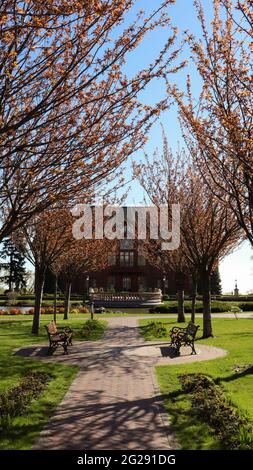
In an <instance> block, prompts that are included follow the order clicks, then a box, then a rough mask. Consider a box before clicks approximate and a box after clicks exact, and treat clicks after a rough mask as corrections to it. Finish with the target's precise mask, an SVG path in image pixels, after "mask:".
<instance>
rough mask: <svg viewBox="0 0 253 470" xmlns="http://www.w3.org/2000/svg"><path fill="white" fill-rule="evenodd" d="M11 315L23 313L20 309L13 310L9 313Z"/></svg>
mask: <svg viewBox="0 0 253 470" xmlns="http://www.w3.org/2000/svg"><path fill="white" fill-rule="evenodd" d="M6 313H7V314H9V315H22V311H21V310H20V309H19V308H11V309H10V310H9V311H8V312H6Z"/></svg>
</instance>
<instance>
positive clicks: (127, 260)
mask: <svg viewBox="0 0 253 470" xmlns="http://www.w3.org/2000/svg"><path fill="white" fill-rule="evenodd" d="M120 265H121V266H133V265H134V252H133V251H121V252H120Z"/></svg>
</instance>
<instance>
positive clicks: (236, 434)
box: [179, 374, 253, 450]
mask: <svg viewBox="0 0 253 470" xmlns="http://www.w3.org/2000/svg"><path fill="white" fill-rule="evenodd" d="M179 380H180V382H181V385H182V389H183V390H184V392H186V393H190V394H191V403H192V408H193V410H194V412H195V413H196V414H197V416H198V417H199V418H201V419H202V420H203V421H204V422H206V423H208V424H209V426H211V427H212V428H213V429H214V431H215V433H216V435H217V437H218V439H219V440H220V441H221V443H222V444H223V446H224V447H225V448H226V449H229V450H246V449H253V428H252V425H251V424H250V423H249V422H248V420H247V419H246V418H245V417H243V416H241V414H240V413H239V411H238V410H237V409H236V408H235V407H234V406H233V404H232V403H231V402H230V401H229V400H228V399H227V397H226V396H225V393H224V392H223V390H222V388H221V387H220V386H218V385H216V384H215V382H214V381H213V379H212V378H211V377H208V376H207V375H204V374H187V375H181V376H179Z"/></svg>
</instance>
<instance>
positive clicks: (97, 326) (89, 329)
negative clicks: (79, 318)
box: [82, 320, 104, 338]
mask: <svg viewBox="0 0 253 470" xmlns="http://www.w3.org/2000/svg"><path fill="white" fill-rule="evenodd" d="M101 330H104V325H103V324H102V323H101V322H100V321H99V320H87V321H86V322H85V325H84V327H83V329H82V336H84V337H85V338H90V336H91V335H92V333H94V332H95V331H101Z"/></svg>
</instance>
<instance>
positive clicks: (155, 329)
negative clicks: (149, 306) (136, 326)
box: [145, 322, 167, 338]
mask: <svg viewBox="0 0 253 470" xmlns="http://www.w3.org/2000/svg"><path fill="white" fill-rule="evenodd" d="M145 330H146V332H147V333H149V334H150V335H152V336H154V337H155V338H162V337H163V336H166V334H167V330H166V327H165V326H164V323H162V322H152V323H148V324H147V326H146V327H145Z"/></svg>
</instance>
